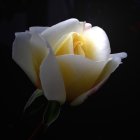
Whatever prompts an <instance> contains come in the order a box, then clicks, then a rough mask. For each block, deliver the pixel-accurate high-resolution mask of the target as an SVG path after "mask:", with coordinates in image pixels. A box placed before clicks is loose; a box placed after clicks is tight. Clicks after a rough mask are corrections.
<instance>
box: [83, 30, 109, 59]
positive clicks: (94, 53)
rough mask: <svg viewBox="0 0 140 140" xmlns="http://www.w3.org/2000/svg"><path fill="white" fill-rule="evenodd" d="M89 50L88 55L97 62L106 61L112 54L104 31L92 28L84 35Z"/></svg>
mask: <svg viewBox="0 0 140 140" xmlns="http://www.w3.org/2000/svg"><path fill="white" fill-rule="evenodd" d="M83 36H84V38H85V39H86V42H87V44H86V46H87V48H88V50H87V54H88V55H89V57H92V59H94V60H95V61H102V60H106V59H108V57H109V54H110V43H109V40H108V37H107V35H106V33H105V32H104V30H103V29H101V28H99V27H92V28H90V29H88V30H86V31H85V32H84V33H83Z"/></svg>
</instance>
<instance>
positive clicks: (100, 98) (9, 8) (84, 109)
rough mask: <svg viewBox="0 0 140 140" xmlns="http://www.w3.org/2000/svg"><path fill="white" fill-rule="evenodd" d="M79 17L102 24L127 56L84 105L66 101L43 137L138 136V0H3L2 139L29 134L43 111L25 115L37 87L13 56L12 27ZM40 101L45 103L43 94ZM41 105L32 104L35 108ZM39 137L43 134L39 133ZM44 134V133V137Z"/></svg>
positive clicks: (0, 44) (0, 42) (18, 139)
mask: <svg viewBox="0 0 140 140" xmlns="http://www.w3.org/2000/svg"><path fill="white" fill-rule="evenodd" d="M71 17H75V18H77V19H79V20H81V21H87V22H90V23H92V25H93V26H95V25H97V26H99V27H101V28H103V29H104V30H105V31H106V33H107V35H108V37H109V39H110V44H111V49H112V53H117V52H121V51H125V52H127V53H128V58H127V59H125V60H124V63H123V64H122V65H120V67H119V68H118V69H117V70H116V71H115V72H114V73H113V75H112V76H111V77H110V78H109V80H108V81H107V82H106V84H105V85H104V86H103V87H102V88H101V89H100V90H99V91H98V92H97V93H96V94H94V95H92V96H90V97H89V98H88V99H87V100H86V101H85V102H84V103H83V104H82V105H80V106H77V107H71V106H69V105H64V106H63V107H62V110H61V114H60V116H59V118H58V119H57V120H56V121H55V123H54V124H53V125H51V126H50V128H49V129H48V131H47V135H46V136H44V137H45V138H44V139H68V138H69V139H75V138H78V139H81V138H84V139H95V140H102V139H105V138H107V139H113V140H114V139H128V138H130V139H136V138H137V139H138V137H139V135H140V130H139V126H140V125H139V117H138V114H139V113H140V109H139V106H138V105H139V98H138V94H139V81H138V80H139V58H138V57H139V55H140V53H139V52H140V51H139V50H140V49H139V47H140V45H139V40H138V39H139V34H140V1H139V0H131V1H101V0H77V1H76V0H75V1H74V0H59V1H58V0H34V1H33V0H17V1H16V0H13V1H8V0H3V1H1V2H0V53H1V55H0V56H1V73H0V76H1V83H2V84H1V94H0V96H1V98H0V99H1V100H2V101H1V103H2V109H1V111H2V113H1V116H2V119H1V124H3V125H1V127H2V130H4V131H2V134H3V136H4V137H3V138H2V136H1V138H0V139H3V140H7V139H9V138H10V139H14V140H26V139H27V137H28V136H29V134H30V133H31V132H32V130H33V128H34V127H35V125H37V122H38V121H39V119H38V118H40V116H41V111H40V112H37V113H34V114H30V111H29V112H27V115H25V116H24V117H23V115H22V110H23V107H24V105H25V103H26V101H27V99H28V98H29V97H30V95H31V94H32V93H33V91H34V90H35V87H34V86H33V85H32V83H31V82H30V80H29V79H28V77H27V76H26V75H25V74H24V72H23V71H22V70H21V69H20V68H19V67H18V66H17V65H16V64H15V63H14V61H13V60H12V59H11V52H12V42H13V40H14V33H15V32H19V31H20V32H21V31H25V30H27V29H28V27H30V26H37V25H38V26H51V25H53V24H56V23H58V22H60V21H63V20H65V19H68V18H71ZM37 102H39V103H40V104H42V108H43V105H44V103H45V99H44V98H40V99H39V100H38V101H37ZM36 106H37V105H34V108H35V107H36ZM40 139H41V138H40ZM42 139H43V138H42Z"/></svg>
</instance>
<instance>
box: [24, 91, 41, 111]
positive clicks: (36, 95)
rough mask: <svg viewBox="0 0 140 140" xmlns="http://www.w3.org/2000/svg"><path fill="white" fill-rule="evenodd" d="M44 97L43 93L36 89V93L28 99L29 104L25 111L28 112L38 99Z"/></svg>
mask: <svg viewBox="0 0 140 140" xmlns="http://www.w3.org/2000/svg"><path fill="white" fill-rule="evenodd" d="M42 95H43V91H42V90H40V89H36V90H35V91H34V93H33V94H32V95H31V97H30V98H29V99H28V101H27V103H26V105H25V107H24V110H23V111H24V112H25V110H26V109H27V108H28V107H29V106H30V105H31V104H32V103H33V102H34V101H35V100H36V99H37V98H38V97H40V96H42Z"/></svg>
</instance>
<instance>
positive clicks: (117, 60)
mask: <svg viewBox="0 0 140 140" xmlns="http://www.w3.org/2000/svg"><path fill="white" fill-rule="evenodd" d="M126 57H127V54H126V53H118V54H111V55H110V58H109V61H108V63H107V64H106V66H105V68H104V69H103V71H102V73H101V75H100V76H99V78H98V79H97V81H96V86H94V87H93V88H92V89H90V90H89V91H87V92H85V93H84V94H82V95H81V96H79V97H77V98H76V99H75V100H74V101H73V102H72V103H71V105H79V104H81V103H82V102H84V100H85V99H86V98H87V97H88V96H89V95H90V94H93V93H95V92H96V91H97V90H98V89H99V88H100V87H101V86H102V85H103V84H104V82H105V81H106V80H107V79H108V78H109V76H110V75H111V73H112V72H114V71H115V70H116V69H117V67H118V66H119V65H120V64H121V63H122V62H121V59H123V58H126Z"/></svg>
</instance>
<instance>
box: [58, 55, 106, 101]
mask: <svg viewBox="0 0 140 140" xmlns="http://www.w3.org/2000/svg"><path fill="white" fill-rule="evenodd" d="M57 60H58V63H59V65H60V69H61V72H62V75H63V79H64V83H65V88H66V96H67V100H68V101H72V100H74V99H75V98H76V97H78V96H79V95H81V94H82V93H84V92H86V91H87V90H89V89H91V87H92V86H93V85H94V84H95V82H96V80H97V78H98V76H99V75H100V73H101V71H102V69H103V68H104V66H105V64H106V61H101V62H95V61H92V60H90V59H86V58H85V57H82V56H80V55H63V56H57Z"/></svg>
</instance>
